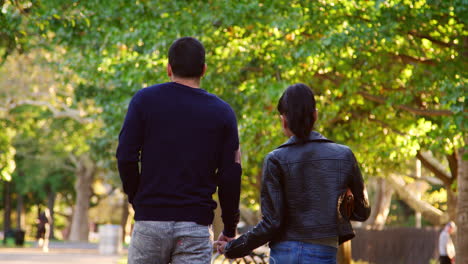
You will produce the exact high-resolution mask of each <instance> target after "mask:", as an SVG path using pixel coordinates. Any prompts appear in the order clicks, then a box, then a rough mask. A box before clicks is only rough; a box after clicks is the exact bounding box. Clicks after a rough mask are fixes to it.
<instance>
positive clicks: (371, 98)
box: [358, 92, 453, 116]
mask: <svg viewBox="0 0 468 264" xmlns="http://www.w3.org/2000/svg"><path fill="white" fill-rule="evenodd" d="M358 94H360V95H361V96H362V97H364V98H365V99H367V100H369V101H372V102H376V103H379V104H385V103H386V102H387V99H386V98H385V97H381V96H376V95H372V94H369V93H367V92H358ZM392 106H393V107H395V108H397V109H401V110H405V111H408V112H410V113H413V114H416V115H421V116H451V115H453V112H452V111H449V110H427V109H418V108H414V107H410V106H407V105H392Z"/></svg>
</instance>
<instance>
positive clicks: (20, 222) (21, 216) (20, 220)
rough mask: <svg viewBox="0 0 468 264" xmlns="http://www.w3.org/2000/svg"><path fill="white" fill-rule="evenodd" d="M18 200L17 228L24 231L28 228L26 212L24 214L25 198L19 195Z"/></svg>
mask: <svg viewBox="0 0 468 264" xmlns="http://www.w3.org/2000/svg"><path fill="white" fill-rule="evenodd" d="M17 197H18V199H17V201H16V215H17V216H16V228H18V229H22V230H24V227H25V226H26V224H25V220H26V216H25V212H24V197H23V195H21V194H18V196H17Z"/></svg>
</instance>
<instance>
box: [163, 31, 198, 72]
mask: <svg viewBox="0 0 468 264" xmlns="http://www.w3.org/2000/svg"><path fill="white" fill-rule="evenodd" d="M169 64H170V65H171V68H172V72H173V73H174V75H175V76H177V77H182V78H199V77H201V76H202V73H203V67H204V66H205V48H204V47H203V44H201V43H200V41H198V40H197V39H196V38H192V37H183V38H180V39H177V40H176V41H174V43H172V45H171V47H170V48H169Z"/></svg>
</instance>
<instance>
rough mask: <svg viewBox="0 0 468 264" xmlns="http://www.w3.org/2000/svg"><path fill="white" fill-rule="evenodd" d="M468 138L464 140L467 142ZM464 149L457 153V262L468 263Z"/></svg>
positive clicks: (467, 186)
mask: <svg viewBox="0 0 468 264" xmlns="http://www.w3.org/2000/svg"><path fill="white" fill-rule="evenodd" d="M467 141H468V140H465V142H467ZM464 154H466V151H460V155H458V157H459V158H458V160H459V166H458V177H457V178H458V202H457V217H456V223H457V229H458V230H457V243H456V248H457V255H456V257H455V260H456V263H457V264H466V263H468V250H467V249H468V161H467V160H464V159H463V155H464Z"/></svg>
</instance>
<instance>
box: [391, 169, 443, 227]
mask: <svg viewBox="0 0 468 264" xmlns="http://www.w3.org/2000/svg"><path fill="white" fill-rule="evenodd" d="M387 180H388V182H389V183H390V184H391V185H392V186H393V188H394V189H395V191H396V192H397V194H398V196H399V197H400V199H401V200H403V201H404V202H405V203H406V204H407V205H408V206H410V207H411V208H412V209H413V210H415V211H416V212H420V213H421V214H422V216H423V217H424V218H425V219H427V220H428V221H429V222H431V223H432V224H434V225H441V224H444V223H446V222H447V221H448V220H449V215H448V214H447V213H445V212H442V211H441V210H439V209H437V208H435V207H434V206H432V205H431V204H429V203H428V202H425V201H423V200H421V199H419V198H418V197H416V196H415V195H414V194H413V193H412V192H411V191H410V190H408V189H407V188H406V184H405V181H404V180H403V179H402V178H401V177H398V176H396V175H391V176H389V177H387Z"/></svg>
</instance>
